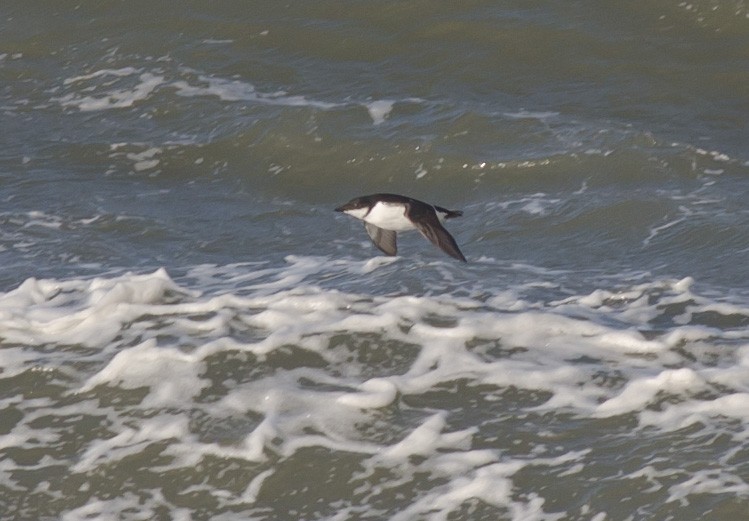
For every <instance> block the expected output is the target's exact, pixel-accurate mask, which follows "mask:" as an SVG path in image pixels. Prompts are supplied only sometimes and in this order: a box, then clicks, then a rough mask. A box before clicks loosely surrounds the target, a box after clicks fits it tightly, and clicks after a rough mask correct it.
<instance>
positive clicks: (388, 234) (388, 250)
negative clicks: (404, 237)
mask: <svg viewBox="0 0 749 521" xmlns="http://www.w3.org/2000/svg"><path fill="white" fill-rule="evenodd" d="M364 228H366V229H367V233H368V234H369V238H370V239H372V242H373V243H374V245H375V246H377V247H378V248H379V249H380V251H382V252H383V253H384V254H385V255H395V254H396V253H398V246H397V245H396V243H395V232H394V231H392V230H384V229H382V228H380V227H378V226H375V225H374V224H369V223H364Z"/></svg>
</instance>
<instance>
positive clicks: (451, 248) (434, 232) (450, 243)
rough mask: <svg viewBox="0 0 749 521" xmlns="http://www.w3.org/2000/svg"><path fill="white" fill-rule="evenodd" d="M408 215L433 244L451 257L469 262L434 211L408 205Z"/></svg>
mask: <svg viewBox="0 0 749 521" xmlns="http://www.w3.org/2000/svg"><path fill="white" fill-rule="evenodd" d="M406 215H407V216H408V217H409V219H411V221H413V223H414V226H416V229H417V230H419V232H420V233H421V234H422V235H423V236H424V237H426V238H427V239H429V240H430V241H431V242H432V244H434V245H435V246H437V247H438V248H439V249H440V250H442V251H444V252H445V253H447V254H448V255H449V256H450V257H454V258H456V259H458V260H460V261H463V262H468V261H467V260H466V258H465V257H464V256H463V253H462V252H461V251H460V248H458V244H457V243H456V242H455V239H453V236H452V235H450V232H448V231H447V230H446V229H445V227H444V226H442V224H440V221H439V219H437V215H436V214H435V213H434V211H428V210H424V209H420V208H419V207H418V206H417V205H408V207H407V209H406Z"/></svg>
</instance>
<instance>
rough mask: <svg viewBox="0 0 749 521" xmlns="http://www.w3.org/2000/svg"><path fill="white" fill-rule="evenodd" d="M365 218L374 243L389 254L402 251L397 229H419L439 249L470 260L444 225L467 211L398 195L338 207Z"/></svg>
mask: <svg viewBox="0 0 749 521" xmlns="http://www.w3.org/2000/svg"><path fill="white" fill-rule="evenodd" d="M335 211H336V212H343V213H346V214H348V215H350V216H352V217H356V218H357V219H361V220H362V221H364V227H365V228H366V230H367V233H368V234H369V237H370V238H371V239H372V242H373V243H374V245H375V246H377V247H378V248H379V249H380V250H381V251H382V252H383V253H385V254H386V255H395V254H396V253H397V252H398V246H397V245H396V237H395V236H396V232H404V231H408V230H418V231H419V232H420V233H421V234H422V235H423V236H424V237H426V238H427V239H429V240H430V241H431V242H432V243H433V244H434V245H435V246H437V247H438V248H439V249H441V250H442V251H444V252H445V253H447V254H448V255H450V256H451V257H455V258H456V259H458V260H461V261H463V262H467V261H466V258H465V257H464V256H463V253H462V252H461V251H460V248H458V245H457V243H456V242H455V239H453V236H452V235H450V233H449V232H448V231H447V230H446V229H445V228H444V226H442V222H443V221H444V220H445V219H450V218H452V217H459V216H461V215H463V212H461V211H459V210H447V209H445V208H442V207H441V206H435V205H431V204H429V203H425V202H423V201H418V200H416V199H412V198H410V197H406V196H403V195H397V194H373V195H364V196H361V197H357V198H355V199H352V200H351V201H349V202H348V203H346V204H344V205H342V206H339V207H338V208H336V209H335Z"/></svg>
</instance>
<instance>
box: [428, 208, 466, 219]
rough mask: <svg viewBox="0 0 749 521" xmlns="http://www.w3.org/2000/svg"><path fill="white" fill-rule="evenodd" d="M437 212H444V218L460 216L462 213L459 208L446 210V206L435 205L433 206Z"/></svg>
mask: <svg viewBox="0 0 749 521" xmlns="http://www.w3.org/2000/svg"><path fill="white" fill-rule="evenodd" d="M434 208H435V209H436V210H437V211H438V212H440V213H443V214H445V219H452V218H453V217H460V216H461V215H463V212H462V211H460V210H448V209H447V208H442V207H441V206H435V207H434Z"/></svg>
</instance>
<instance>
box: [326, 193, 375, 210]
mask: <svg viewBox="0 0 749 521" xmlns="http://www.w3.org/2000/svg"><path fill="white" fill-rule="evenodd" d="M370 206H372V201H371V197H368V196H363V197H357V198H355V199H351V200H350V201H349V202H347V203H346V204H343V205H341V206H339V207H338V208H336V209H335V211H336V212H349V211H351V210H359V209H361V208H369V207H370Z"/></svg>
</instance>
